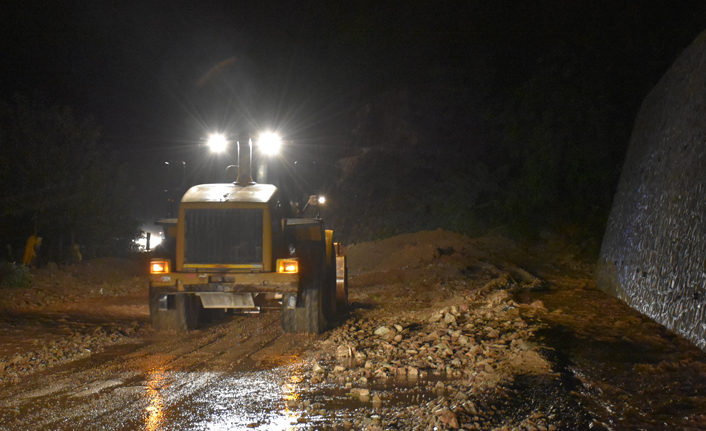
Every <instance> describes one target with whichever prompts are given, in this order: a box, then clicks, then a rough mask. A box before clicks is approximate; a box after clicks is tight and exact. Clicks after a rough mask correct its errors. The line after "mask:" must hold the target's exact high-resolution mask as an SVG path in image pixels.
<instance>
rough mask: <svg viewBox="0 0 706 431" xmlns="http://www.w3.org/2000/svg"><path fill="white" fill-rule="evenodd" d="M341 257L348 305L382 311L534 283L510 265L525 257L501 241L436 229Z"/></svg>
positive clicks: (364, 246) (357, 246) (350, 251)
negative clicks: (494, 286)
mask: <svg viewBox="0 0 706 431" xmlns="http://www.w3.org/2000/svg"><path fill="white" fill-rule="evenodd" d="M346 254H347V256H348V266H349V284H350V286H351V289H352V290H351V292H353V293H352V298H353V300H354V301H360V302H363V303H365V302H378V303H382V304H384V306H386V307H393V308H394V307H395V306H396V304H401V302H404V301H405V300H406V299H408V298H412V299H413V302H415V303H416V305H417V306H418V308H424V307H428V306H431V305H432V304H438V303H443V302H444V301H446V300H450V299H451V298H453V297H455V296H457V294H458V293H459V292H460V291H463V290H466V289H469V288H471V289H474V288H482V287H484V286H486V285H488V284H489V283H496V284H498V283H499V284H501V285H506V286H509V285H510V284H514V285H526V286H527V285H533V284H536V283H539V280H538V279H537V278H536V277H535V276H534V275H533V274H532V271H530V270H527V269H524V268H523V267H520V266H517V265H516V264H515V263H514V262H522V261H526V262H529V261H530V260H531V259H530V256H528V255H527V254H526V253H525V252H524V251H522V250H521V249H520V248H519V247H518V246H517V245H516V244H515V243H514V242H513V241H512V240H510V239H508V238H506V237H503V236H494V235H490V236H485V237H481V238H469V237H467V236H464V235H461V234H457V233H453V232H449V231H445V230H441V229H439V230H435V231H422V232H417V233H411V234H405V235H399V236H396V237H393V238H388V239H384V240H379V241H372V242H366V243H360V244H355V245H351V246H349V247H348V248H347V249H346ZM511 259H512V260H511ZM511 262H513V263H511ZM523 266H524V265H523ZM527 268H529V266H527ZM408 305H409V303H407V305H406V306H408Z"/></svg>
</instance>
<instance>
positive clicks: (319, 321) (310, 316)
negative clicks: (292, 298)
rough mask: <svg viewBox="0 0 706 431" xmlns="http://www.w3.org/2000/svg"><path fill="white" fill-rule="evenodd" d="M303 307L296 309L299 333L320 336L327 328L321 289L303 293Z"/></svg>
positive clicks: (306, 290)
mask: <svg viewBox="0 0 706 431" xmlns="http://www.w3.org/2000/svg"><path fill="white" fill-rule="evenodd" d="M301 302H302V304H301V305H302V307H298V308H297V309H296V320H297V321H296V326H297V332H302V333H307V334H318V333H320V332H323V330H324V329H325V328H326V320H325V319H324V313H323V301H322V298H321V289H314V288H312V289H305V290H304V292H302V298H301Z"/></svg>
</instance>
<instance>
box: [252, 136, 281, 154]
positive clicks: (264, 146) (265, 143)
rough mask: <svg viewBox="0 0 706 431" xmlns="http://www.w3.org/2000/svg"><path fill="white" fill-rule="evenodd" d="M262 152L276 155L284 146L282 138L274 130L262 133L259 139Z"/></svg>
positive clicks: (258, 142)
mask: <svg viewBox="0 0 706 431" xmlns="http://www.w3.org/2000/svg"><path fill="white" fill-rule="evenodd" d="M257 145H258V147H259V148H260V152H261V153H263V154H265V155H268V156H276V155H277V154H278V153H279V150H280V148H281V147H282V138H280V137H279V135H278V134H276V133H273V132H265V133H262V134H261V135H260V137H259V139H258V140H257Z"/></svg>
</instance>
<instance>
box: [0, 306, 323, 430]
mask: <svg viewBox="0 0 706 431" xmlns="http://www.w3.org/2000/svg"><path fill="white" fill-rule="evenodd" d="M307 344H309V341H308V339H307V338H301V337H296V336H294V337H293V336H286V337H285V336H283V334H282V331H281V329H280V320H279V315H278V314H277V313H265V314H262V315H256V316H255V315H252V316H237V317H233V318H230V319H228V320H227V321H223V322H220V323H219V324H217V325H214V326H212V327H210V328H205V329H202V330H199V331H195V332H194V333H191V334H187V335H182V334H168V335H167V334H152V335H151V336H148V337H140V338H137V339H133V340H126V341H123V342H122V343H119V344H118V345H114V346H110V347H107V348H105V349H104V350H103V351H101V352H100V353H97V354H93V355H89V356H87V357H85V358H82V359H78V360H75V361H72V362H70V363H68V364H65V365H62V366H57V367H54V368H52V369H51V370H48V371H43V372H38V373H34V374H33V375H32V376H31V377H29V378H26V379H24V380H22V382H21V383H20V384H9V385H5V386H4V387H2V388H0V403H1V406H2V407H0V429H7V430H31V429H44V430H46V429H52V430H105V429H114V430H137V429H145V430H166V429H170V430H187V429H188V430H197V429H245V428H257V427H259V426H260V425H263V426H264V427H263V428H260V429H287V428H289V427H290V422H292V421H294V423H296V417H295V416H294V415H293V414H292V413H291V412H288V411H287V408H286V400H287V399H288V398H289V397H295V396H296V394H293V393H291V391H290V390H288V389H287V388H288V387H289V386H288V383H289V379H291V376H292V374H293V373H296V367H297V364H296V359H297V356H298V355H299V354H300V352H301V351H302V350H303V349H304V348H306V346H307ZM264 364H266V366H264Z"/></svg>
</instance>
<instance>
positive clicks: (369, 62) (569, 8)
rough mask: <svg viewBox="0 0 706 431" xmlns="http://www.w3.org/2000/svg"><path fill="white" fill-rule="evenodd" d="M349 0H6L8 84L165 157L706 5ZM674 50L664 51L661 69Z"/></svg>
mask: <svg viewBox="0 0 706 431" xmlns="http://www.w3.org/2000/svg"><path fill="white" fill-rule="evenodd" d="M340 3H341V4H339V2H331V1H323V0H321V1H307V2H304V1H301V2H300V1H266V0H263V1H252V2H245V1H200V2H189V1H179V0H177V1H173V0H171V1H168V0H157V1H120V2H104V1H88V0H86V1H65V2H44V1H27V2H14V3H13V4H12V5H8V4H5V5H3V6H2V11H1V12H0V44H1V48H0V52H2V56H3V60H2V62H1V63H0V68H1V69H0V79H1V84H0V99H2V100H5V101H11V100H12V97H13V94H15V93H19V94H24V95H34V94H39V95H40V96H42V97H44V98H46V99H48V100H49V101H50V102H51V103H53V104H59V105H68V106H70V107H72V108H73V110H74V111H75V112H76V113H77V114H78V116H79V117H82V116H85V115H93V116H94V117H95V118H96V120H97V122H98V123H99V124H100V125H101V126H102V130H103V133H102V139H103V141H104V142H106V143H108V144H109V145H111V147H112V148H114V149H116V150H119V151H120V152H121V154H122V156H123V158H124V159H126V160H130V159H132V158H134V159H140V158H142V159H149V160H164V159H165V155H164V153H165V152H164V150H163V149H164V148H165V147H170V148H174V147H179V146H182V147H188V146H193V145H195V143H197V142H198V140H199V139H202V138H203V137H204V136H205V135H206V133H207V132H208V131H209V130H213V129H220V128H224V127H226V126H230V128H231V130H232V129H235V128H238V127H242V125H243V124H254V125H255V127H275V128H280V129H281V130H282V132H283V133H285V134H287V135H289V136H290V137H295V138H296V137H298V138H300V139H319V138H335V136H337V135H339V134H344V133H347V132H348V130H344V129H343V127H344V125H345V124H346V123H345V121H344V120H342V118H345V117H346V116H347V115H350V111H351V110H352V109H353V108H354V105H355V104H356V103H359V102H360V100H361V99H364V98H365V97H366V95H367V94H372V93H375V92H376V91H379V90H381V89H384V88H385V87H386V86H390V85H398V84H401V85H409V86H421V85H424V82H425V81H427V80H428V79H429V77H433V76H437V75H439V73H441V74H442V75H441V76H453V77H454V78H453V79H454V80H456V81H473V80H474V75H473V72H472V71H471V70H470V69H471V68H472V67H475V66H477V65H478V64H484V65H486V66H487V70H486V73H490V75H492V79H493V80H494V82H493V83H492V84H493V85H494V86H495V88H502V86H503V85H504V83H505V82H507V83H511V82H515V81H517V80H519V79H522V76H523V68H524V67H525V66H526V67H528V68H530V67H531V66H532V64H533V62H534V61H535V59H536V58H538V57H540V56H541V55H543V54H545V53H546V52H547V51H549V50H551V49H552V48H553V47H555V46H557V45H561V44H562V43H570V44H574V45H581V46H584V47H589V48H590V49H591V50H593V51H595V52H597V53H601V52H605V54H606V55H612V56H619V55H620V52H619V50H616V49H614V47H615V46H623V47H630V46H632V45H639V46H640V47H643V48H644V49H642V48H641V49H636V50H633V51H632V52H639V53H641V55H643V56H645V57H649V56H650V55H652V54H653V53H657V54H660V55H661V54H662V53H660V52H659V51H660V50H664V49H673V48H670V47H665V46H666V45H669V44H668V43H665V39H670V38H675V39H678V38H681V39H680V40H685V41H686V43H688V41H690V40H691V39H693V37H694V36H695V35H696V34H695V33H694V31H693V22H692V23H691V24H690V25H691V26H690V27H689V28H688V29H685V26H683V25H682V21H683V20H684V19H686V18H689V17H690V16H691V14H692V12H693V13H698V14H703V12H704V7H703V5H702V2H696V1H681V2H664V4H663V5H657V6H654V5H652V6H647V5H646V4H645V2H642V1H630V2H615V1H588V0H587V1H580V2H576V1H574V2H570V1H560V0H552V1H540V2H519V1H509V0H506V1H502V0H501V1H490V0H489V1H450V2H432V1H429V2H415V3H411V4H410V3H409V2H392V1H376V0H366V1H356V2H340ZM344 3H345V4H344ZM696 5H698V7H695V6H696ZM702 21H703V19H702ZM685 32H686V33H687V34H684V33H685ZM680 43H682V45H683V44H684V43H683V42H680ZM677 55H678V52H674V53H670V54H668V55H662V56H661V57H660V58H667V59H668V60H667V61H664V63H665V64H664V70H666V68H667V67H668V66H669V63H670V62H671V61H672V60H673V59H674V58H676V56H677ZM636 61H639V59H636ZM439 70H440V71H441V72H438V71H439ZM459 71H461V72H459ZM487 71H490V72H487ZM484 79H487V76H486V77H485V78H484ZM655 82H656V80H655ZM450 85H454V84H453V83H452V84H450ZM479 85H484V84H479ZM646 90H649V88H647V89H646ZM451 91H452V92H453V90H451ZM441 103H442V104H443V100H442V101H441Z"/></svg>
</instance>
